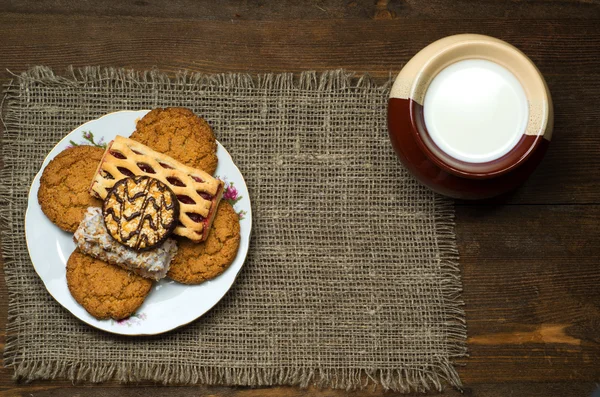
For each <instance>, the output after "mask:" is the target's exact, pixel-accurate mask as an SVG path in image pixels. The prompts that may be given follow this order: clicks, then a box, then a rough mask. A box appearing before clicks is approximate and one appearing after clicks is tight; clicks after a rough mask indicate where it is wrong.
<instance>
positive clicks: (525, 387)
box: [0, 382, 599, 397]
mask: <svg viewBox="0 0 600 397" xmlns="http://www.w3.org/2000/svg"><path fill="white" fill-rule="evenodd" d="M57 383H58V384H57ZM598 386H599V385H598V384H595V383H593V382H583V383H567V382H563V383H558V382H554V383H542V384H539V383H521V382H515V383H511V384H505V383H485V384H481V385H478V386H477V389H476V390H475V389H472V388H466V389H465V390H464V391H463V392H460V391H458V390H448V391H447V392H444V393H443V395H442V396H444V397H483V396H485V397H506V396H518V397H558V396H560V397H569V396H574V397H575V396H576V397H588V396H591V395H592V393H593V392H594V391H595V390H596V389H597V387H598ZM381 395H384V396H386V397H421V396H425V395H429V396H435V395H439V394H437V393H428V394H400V393H390V392H385V393H383V392H382V391H381V390H363V391H355V392H354V391H353V392H344V391H338V390H319V389H313V388H311V389H308V390H303V389H298V388H291V387H274V388H268V389H264V388H263V389H248V388H228V387H203V386H185V387H163V386H154V387H152V386H141V387H140V386H127V387H120V388H119V389H118V390H116V388H115V387H106V386H95V385H86V386H81V385H78V386H73V385H70V384H60V382H54V383H52V384H48V385H46V386H44V385H39V384H37V385H23V386H21V387H6V388H1V389H0V397H15V396H22V397H31V396H34V397H58V396H70V397H114V396H119V397H159V396H161V397H162V396H169V397H216V396H220V397H301V396H311V397H340V396H347V397H374V396H381ZM594 397H595V396H594Z"/></svg>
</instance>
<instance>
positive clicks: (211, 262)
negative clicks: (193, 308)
mask: <svg viewBox="0 0 600 397" xmlns="http://www.w3.org/2000/svg"><path fill="white" fill-rule="evenodd" d="M178 243H179V248H178V250H177V254H176V255H175V257H174V258H173V261H171V268H170V269H169V272H168V273H167V277H170V278H171V279H172V280H175V281H177V282H180V283H183V284H200V283H202V282H204V281H206V280H210V279H212V278H215V277H217V276H218V275H220V274H221V273H223V272H224V271H225V270H227V268H228V267H229V265H231V263H232V262H233V260H234V259H235V257H236V255H237V251H238V248H239V246H240V221H239V216H238V214H237V213H236V212H235V210H234V209H233V207H232V206H231V204H229V203H227V202H224V201H222V202H221V204H219V208H218V209H217V215H216V216H215V220H214V222H213V224H212V227H211V230H210V233H209V234H208V239H206V241H204V242H202V243H199V244H197V243H194V242H191V241H189V240H183V239H181V240H179V242H178Z"/></svg>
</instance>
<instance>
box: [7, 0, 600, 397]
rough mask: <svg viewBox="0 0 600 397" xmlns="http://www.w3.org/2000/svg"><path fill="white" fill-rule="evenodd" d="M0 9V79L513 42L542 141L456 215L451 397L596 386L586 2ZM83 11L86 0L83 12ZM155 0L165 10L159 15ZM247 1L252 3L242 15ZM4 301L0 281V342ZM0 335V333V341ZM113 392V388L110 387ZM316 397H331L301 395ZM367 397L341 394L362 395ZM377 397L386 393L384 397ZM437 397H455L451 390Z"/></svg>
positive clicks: (209, 391) (355, 63) (61, 385)
mask: <svg viewBox="0 0 600 397" xmlns="http://www.w3.org/2000/svg"><path fill="white" fill-rule="evenodd" d="M15 3H16V2H10V1H0V4H1V6H0V10H1V11H0V54H1V56H2V61H1V62H2V63H1V64H0V68H1V69H2V71H1V72H0V77H1V78H2V80H3V81H6V80H7V79H8V78H9V77H10V75H9V73H8V72H7V71H6V70H5V69H9V70H10V71H12V72H20V71H23V70H24V69H26V68H27V67H29V66H33V65H48V66H50V67H52V68H55V70H57V71H59V72H62V71H64V70H65V68H66V67H67V66H68V65H74V66H84V65H102V66H118V67H127V68H135V69H149V68H152V67H158V68H160V69H161V70H163V71H166V72H175V71H178V70H180V69H189V70H193V71H203V72H227V71H248V72H264V71H270V72H278V71H281V72H283V71H285V72H294V71H301V70H307V69H312V70H326V69H334V68H340V67H341V68H345V69H347V70H351V71H356V72H359V73H362V72H368V73H369V74H371V75H372V76H374V77H375V78H377V79H378V80H380V81H383V80H385V79H386V78H388V76H390V75H395V74H396V73H397V72H398V71H399V70H400V68H401V67H402V66H403V65H404V63H405V62H406V61H407V60H408V59H409V58H410V57H411V56H412V55H413V54H415V53H416V52H417V51H418V50H419V49H420V48H422V47H423V46H425V45H427V44H428V43H430V42H432V41H434V40H436V39H439V38H441V37H443V36H446V35H450V34H455V33H465V32H471V33H482V34H488V35H491V36H495V37H498V38H501V39H504V40H507V41H508V42H510V43H512V44H514V45H516V46H517V47H519V48H520V49H521V50H523V51H524V52H525V53H526V54H528V55H529V56H530V57H531V59H532V60H533V61H534V62H535V63H536V64H537V65H538V67H539V68H540V70H541V71H542V73H543V74H544V75H545V77H546V79H547V82H548V84H549V86H550V90H551V92H552V95H553V97H554V104H555V109H556V120H555V124H556V127H555V134H554V139H553V141H552V144H551V146H550V150H549V153H548V154H547V155H546V158H545V160H544V161H543V163H542V164H541V166H540V168H539V169H538V171H537V172H536V173H535V174H534V175H533V177H532V178H531V179H530V180H529V181H528V182H527V184H526V185H525V186H523V187H522V188H521V189H520V190H518V191H517V192H515V193H514V194H512V195H510V196H509V197H505V198H503V199H501V200H496V201H493V202H488V203H467V202H459V203H457V206H456V213H457V232H458V245H459V249H460V254H461V265H462V274H463V282H464V294H463V298H464V300H465V302H466V311H467V320H468V333H469V339H468V344H469V352H470V358H468V359H465V360H461V364H464V366H461V367H460V369H459V372H460V375H461V377H462V380H463V382H464V384H465V387H466V390H465V393H464V395H467V396H507V395H515V396H571V395H572V396H590V395H591V394H592V392H593V390H595V389H596V388H597V385H596V384H595V383H594V382H600V261H599V254H600V233H599V232H600V230H599V227H598V224H599V223H600V205H599V204H600V2H598V0H564V1H542V0H510V1H508V0H507V1H500V0H498V1H496V0H486V1H479V2H475V1H473V2H471V1H468V0H398V1H390V2H389V3H388V2H387V1H384V0H380V1H377V2H375V1H374V0H373V1H349V0H341V1H338V0H322V1H306V2H305V3H304V4H301V5H299V4H297V3H300V2H296V1H292V0H285V1H277V2H275V1H273V2H272V4H270V3H269V2H267V1H261V2H259V1H256V2H249V1H219V2H213V1H210V0H202V1H194V0H174V1H171V2H169V4H168V5H167V6H166V8H164V9H163V7H162V6H161V3H162V2H159V1H156V0H154V1H153V0H137V1H122V0H114V1H107V2H104V4H95V2H81V3H80V2H76V1H67V0H62V1H59V0H53V1H46V2H38V1H36V0H25V1H20V2H18V3H19V4H15ZM98 3H99V2H98ZM166 3H167V2H165V4H166ZM250 3H253V4H250ZM6 311H7V291H6V286H5V284H4V281H3V280H2V281H1V282H0V329H2V330H4V329H5V321H6V316H7V314H6ZM3 335H4V334H3ZM11 376H12V373H11V371H9V370H6V369H2V370H0V396H13V395H23V396H72V395H86V396H109V395H120V396H141V395H144V396H162V395H168V396H192V395H198V394H200V395H224V396H248V397H250V396H279V395H286V396H299V395H303V394H305V393H306V391H305V390H301V389H298V388H287V387H285V388H270V389H246V388H226V387H198V386H196V387H172V388H164V387H157V386H155V385H153V384H151V383H145V384H141V385H128V386H121V385H118V384H114V383H109V384H102V385H98V386H95V385H89V384H83V385H72V384H71V383H70V382H68V381H60V380H59V381H52V382H50V381H44V382H33V383H30V384H16V383H14V382H13V381H12V379H11ZM116 388H120V389H119V390H117V389H116ZM311 393H312V394H314V395H317V396H341V395H345V394H347V393H346V392H343V391H332V390H316V389H311ZM377 394H380V391H379V390H376V391H364V392H357V393H355V394H353V395H356V396H362V395H377ZM387 395H393V393H388V394H387ZM446 395H449V396H458V395H461V394H460V393H459V392H457V391H456V390H453V389H448V390H446Z"/></svg>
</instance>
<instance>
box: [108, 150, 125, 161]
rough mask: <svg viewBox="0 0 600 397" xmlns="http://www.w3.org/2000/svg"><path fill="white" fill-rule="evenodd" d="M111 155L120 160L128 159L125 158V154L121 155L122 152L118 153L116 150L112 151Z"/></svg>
mask: <svg viewBox="0 0 600 397" xmlns="http://www.w3.org/2000/svg"><path fill="white" fill-rule="evenodd" d="M110 154H111V155H112V156H113V157H115V158H118V159H125V158H127V157H125V155H124V154H123V153H121V152H117V151H116V150H111V151H110Z"/></svg>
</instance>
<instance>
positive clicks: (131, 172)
mask: <svg viewBox="0 0 600 397" xmlns="http://www.w3.org/2000/svg"><path fill="white" fill-rule="evenodd" d="M139 175H146V176H150V177H152V178H155V179H158V180H159V181H161V182H163V183H164V184H166V185H167V186H168V187H169V188H170V189H171V190H172V191H173V192H174V193H175V195H176V196H177V199H178V201H179V222H178V225H177V226H176V227H175V231H174V233H175V234H176V235H179V236H183V237H187V238H189V239H190V240H192V241H195V242H201V241H204V240H206V238H207V237H208V232H209V231H210V226H211V224H212V221H213V219H214V216H215V213H216V211H217V206H218V205H219V201H221V197H222V196H223V182H222V181H220V180H219V179H216V178H213V177H212V176H211V175H209V174H207V173H206V172H204V171H201V170H197V169H194V168H191V167H188V166H186V165H183V164H181V163H180V162H178V161H177V160H175V159H173V158H171V157H169V156H167V155H165V154H162V153H158V152H155V151H154V150H152V149H150V148H149V147H147V146H145V145H142V144H141V143H139V142H136V141H134V140H132V139H127V138H123V137H122V136H117V137H116V138H115V140H114V141H112V142H110V143H109V144H108V147H107V149H106V151H105V152H104V155H103V157H102V161H101V162H100V165H99V166H98V170H97V171H96V175H95V176H94V180H93V181H92V185H91V186H90V194H92V195H93V196H95V197H99V198H101V199H105V198H106V196H107V195H108V192H109V191H110V189H112V187H113V186H114V185H115V183H116V182H118V181H119V180H121V179H123V178H126V177H134V176H139Z"/></svg>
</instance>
